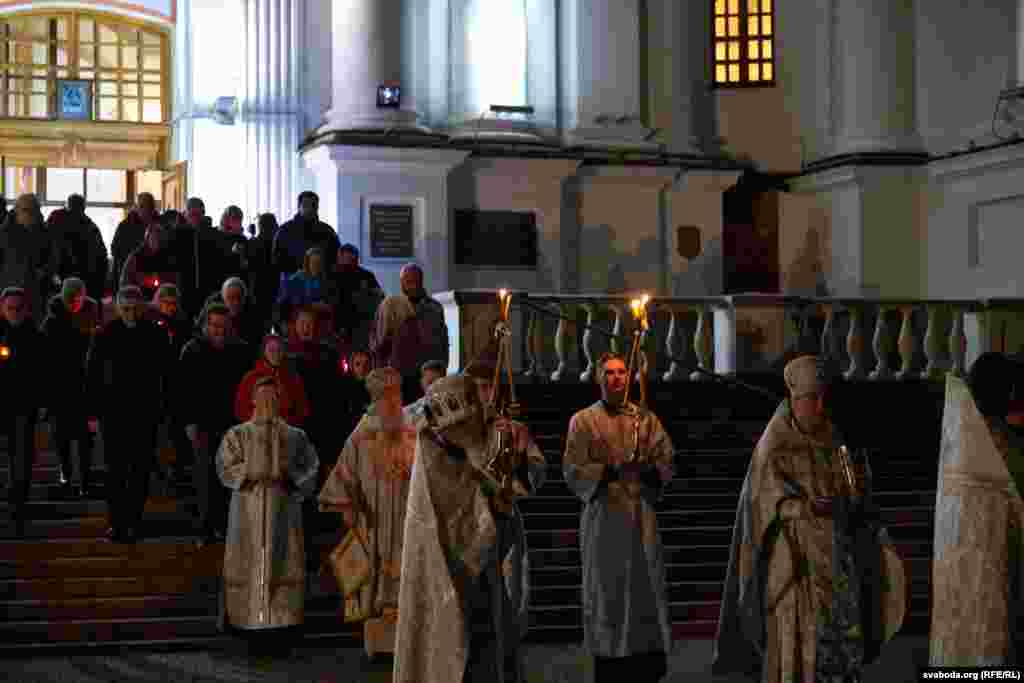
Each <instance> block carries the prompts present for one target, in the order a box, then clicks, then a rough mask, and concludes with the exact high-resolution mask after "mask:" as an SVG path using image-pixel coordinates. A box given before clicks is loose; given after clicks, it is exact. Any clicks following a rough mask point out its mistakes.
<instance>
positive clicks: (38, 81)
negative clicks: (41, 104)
mask: <svg viewBox="0 0 1024 683" xmlns="http://www.w3.org/2000/svg"><path fill="white" fill-rule="evenodd" d="M32 92H37V93H45V92H46V79H45V78H33V79H32Z"/></svg>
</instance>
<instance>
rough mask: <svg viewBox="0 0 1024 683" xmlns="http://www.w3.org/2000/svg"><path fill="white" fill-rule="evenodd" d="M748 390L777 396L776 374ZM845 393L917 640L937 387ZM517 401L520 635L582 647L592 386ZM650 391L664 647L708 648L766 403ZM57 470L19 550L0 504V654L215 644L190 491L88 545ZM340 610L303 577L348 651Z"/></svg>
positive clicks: (88, 514)
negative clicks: (585, 428) (583, 492)
mask: <svg viewBox="0 0 1024 683" xmlns="http://www.w3.org/2000/svg"><path fill="white" fill-rule="evenodd" d="M757 381H758V383H759V384H763V385H766V386H769V387H771V388H772V389H774V390H775V391H777V392H778V393H780V394H781V386H780V384H779V381H778V378H774V377H768V378H757ZM849 386H850V392H849V396H850V400H851V401H853V402H854V404H856V405H860V406H862V407H863V408H864V410H860V411H858V413H857V414H856V417H855V420H860V421H862V422H863V425H864V426H866V427H870V428H862V429H860V430H858V434H862V435H863V436H864V437H865V438H866V441H865V443H863V444H861V443H859V442H858V443H857V444H855V445H864V446H868V447H871V448H872V450H873V455H872V465H873V468H874V472H875V480H876V490H877V492H878V500H879V503H880V505H881V507H882V508H883V511H884V518H885V521H886V523H887V525H888V527H889V530H890V533H891V535H892V536H893V539H894V540H895V542H896V543H897V545H898V549H899V551H900V553H901V554H902V556H903V557H904V558H905V560H906V561H907V569H908V574H909V578H910V581H909V584H910V589H909V590H910V601H911V602H910V609H909V610H908V619H907V620H906V622H905V625H904V629H903V630H904V632H911V633H918V634H921V633H926V632H927V628H928V619H929V617H928V609H929V583H930V558H931V543H932V510H933V506H934V500H935V466H936V462H937V455H938V436H939V434H938V432H939V425H940V422H939V414H940V411H941V391H938V390H937V387H938V385H934V384H926V383H912V382H911V383H899V384H897V383H885V384H879V383H863V384H852V385H849ZM517 393H519V399H520V402H521V403H522V404H523V405H524V406H525V408H526V409H527V410H528V411H529V413H528V415H527V416H526V419H527V421H528V422H529V424H530V427H531V429H532V431H533V433H534V435H535V438H536V439H537V441H538V444H539V445H540V447H541V448H542V450H543V451H544V453H545V455H546V457H547V459H548V463H549V473H548V481H547V483H546V484H545V485H544V487H543V488H542V489H541V491H540V492H539V495H537V496H535V497H534V498H532V499H528V500H526V501H524V502H523V503H522V504H521V505H522V511H523V513H524V517H525V524H526V529H527V541H528V543H529V548H530V553H531V580H532V591H531V605H530V631H529V634H528V636H527V637H528V639H529V640H531V641H534V642H577V641H579V640H580V639H581V637H582V625H581V621H580V618H581V617H580V612H581V608H580V579H581V568H580V553H579V547H578V539H577V528H578V523H579V512H580V508H581V506H580V503H579V502H578V500H577V499H576V498H575V497H574V496H572V495H571V493H570V491H569V490H568V488H567V487H566V485H565V482H564V481H563V479H562V472H561V457H562V451H563V448H564V439H565V434H564V432H565V429H566V427H567V425H568V419H569V416H570V415H571V414H572V413H573V412H574V411H576V410H578V409H580V408H582V407H585V406H587V405H589V404H590V403H592V402H593V400H594V399H595V397H596V389H595V387H593V386H581V385H573V384H560V385H552V384H535V385H530V384H524V385H522V386H521V387H517ZM649 395H650V398H651V404H652V407H653V408H654V409H655V410H656V412H657V413H658V415H659V416H660V417H661V419H662V422H663V423H664V424H665V425H666V429H667V430H668V431H669V433H670V436H671V437H672V440H673V443H674V444H675V447H676V449H677V451H679V456H678V458H677V476H676V478H675V479H674V480H673V481H672V482H671V483H670V485H669V487H668V489H667V493H666V495H665V496H664V499H663V501H662V502H661V504H660V507H659V515H658V516H659V524H660V528H661V533H662V539H663V542H664V544H665V561H666V563H667V578H668V592H669V601H670V603H671V613H672V619H673V623H674V632H675V637H676V638H710V637H713V635H714V632H715V627H716V623H717V619H718V610H719V600H720V596H721V590H722V580H723V578H724V576H725V571H726V564H727V562H728V552H729V551H728V546H729V542H730V539H731V533H732V523H733V516H734V514H735V508H736V503H737V500H738V495H739V490H740V486H741V485H742V481H743V476H744V473H745V471H746V467H747V463H748V461H749V458H750V453H751V451H752V448H753V445H754V443H755V442H756V439H757V436H758V435H759V433H760V431H761V430H762V429H763V428H764V425H765V424H766V422H767V420H768V418H769V417H770V416H771V413H772V412H773V410H774V409H775V405H774V404H773V403H771V402H770V401H766V400H765V399H764V398H763V397H760V396H757V395H755V394H751V393H750V392H746V391H743V390H741V389H734V388H731V387H728V386H725V385H721V384H717V383H698V384H692V383H686V384H673V385H657V384H653V385H652V386H651V388H650V392H649ZM858 402H859V403H858ZM897 409H898V410H897ZM865 411H866V414H863V413H865ZM0 449H3V444H0ZM98 450H102V449H101V448H98ZM94 468H95V469H96V470H98V471H97V472H96V474H95V475H94V480H96V481H102V476H101V474H102V471H103V465H102V456H101V455H99V456H98V457H97V458H96V463H95V464H94ZM56 472H57V468H56V457H55V455H54V454H53V453H52V452H43V453H40V454H39V455H38V456H37V462H36V467H35V469H34V472H33V477H34V483H33V487H32V493H31V501H32V502H31V503H30V506H29V507H30V513H29V514H30V518H31V521H30V522H29V523H28V525H27V529H26V537H25V538H24V539H20V540H19V539H13V538H12V537H11V536H12V532H13V530H12V528H11V525H10V524H9V512H8V510H7V506H6V504H3V505H2V506H0V529H2V531H0V653H3V652H15V651H22V650H24V649H25V648H33V649H50V648H66V647H68V646H89V647H96V646H103V645H112V646H120V645H128V644H145V645H146V646H147V647H187V646H208V645H211V644H213V643H215V642H220V641H223V640H225V637H224V636H222V635H220V634H219V633H218V632H217V630H216V599H215V593H214V590H215V585H216V577H217V576H218V574H219V572H220V562H221V557H222V554H223V547H222V546H213V547H208V548H204V549H201V550H198V549H196V548H195V547H194V546H193V544H192V543H191V541H192V540H193V538H194V537H193V536H192V522H191V516H190V513H189V505H190V504H191V502H192V501H191V496H190V494H191V492H190V491H188V490H187V489H185V490H183V491H180V492H178V494H177V495H175V496H171V495H154V496H153V497H151V499H150V501H149V502H148V504H147V508H146V520H145V528H144V530H143V533H144V536H145V539H146V540H144V541H142V542H140V543H137V544H135V545H116V544H112V543H109V542H107V541H105V540H104V539H102V533H103V530H104V527H105V519H104V517H103V514H104V512H105V505H104V504H103V503H102V502H101V500H99V499H97V500H88V501H78V500H61V498H60V495H59V489H58V488H57V487H56V486H55V485H54V484H53V482H54V481H55V480H56V476H57V474H56ZM97 475H100V476H97ZM8 478H9V474H8V469H7V461H6V459H4V460H3V461H2V462H0V485H4V486H6V485H7V483H8ZM156 492H157V493H158V494H159V493H163V494H167V493H168V492H166V491H163V492H162V491H159V489H157V490H156ZM101 495H102V493H100V496H101ZM307 523H308V524H312V525H313V528H314V534H315V543H314V547H313V548H312V552H314V553H316V554H317V557H322V556H323V555H324V554H325V553H327V552H328V551H329V550H330V549H331V547H333V544H334V543H335V542H336V541H337V539H338V537H339V529H338V519H337V518H336V517H335V516H333V515H321V514H317V515H314V516H313V518H312V519H308V520H307ZM338 605H339V597H338V595H337V592H336V589H335V587H334V585H333V579H331V578H329V577H326V576H319V575H311V576H310V577H309V581H308V588H307V606H306V635H305V638H307V639H315V640H323V639H329V640H330V641H331V642H332V643H334V642H337V643H338V644H339V646H343V645H344V644H345V643H349V644H351V645H353V646H358V643H359V641H360V639H361V634H360V631H359V629H354V628H351V627H349V626H346V625H345V624H343V623H342V622H341V621H340V619H339V617H338Z"/></svg>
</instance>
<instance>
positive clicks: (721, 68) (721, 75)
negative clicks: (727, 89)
mask: <svg viewBox="0 0 1024 683" xmlns="http://www.w3.org/2000/svg"><path fill="white" fill-rule="evenodd" d="M725 80H726V75H725V64H719V65H718V66H716V67H715V82H716V83H725Z"/></svg>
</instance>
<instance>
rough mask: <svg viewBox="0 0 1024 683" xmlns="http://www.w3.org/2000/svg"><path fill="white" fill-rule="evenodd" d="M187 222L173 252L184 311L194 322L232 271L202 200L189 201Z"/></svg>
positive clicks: (175, 237)
mask: <svg viewBox="0 0 1024 683" xmlns="http://www.w3.org/2000/svg"><path fill="white" fill-rule="evenodd" d="M185 220H186V223H185V224H183V225H179V226H178V228H177V229H175V230H174V232H173V234H172V235H171V237H170V248H171V251H172V253H173V254H174V261H175V262H176V263H177V264H178V266H179V277H180V280H179V281H178V287H179V288H180V290H181V294H182V297H183V308H184V309H185V312H186V313H187V314H188V315H189V316H190V317H193V318H194V317H195V316H197V315H199V313H200V312H201V311H202V308H203V302H204V301H206V297H208V296H210V294H213V293H214V292H216V291H217V290H218V289H220V285H221V283H222V282H223V281H224V278H225V277H227V276H226V275H225V273H226V272H227V271H229V270H230V266H229V261H230V259H229V254H228V252H227V250H226V248H225V245H224V241H223V239H222V238H221V235H220V233H219V232H218V231H217V230H216V229H215V228H214V227H212V226H211V225H210V223H209V221H208V220H207V216H206V205H205V204H203V200H202V199H200V198H198V197H191V198H189V200H188V203H187V205H186V211H185Z"/></svg>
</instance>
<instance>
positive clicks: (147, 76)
mask: <svg viewBox="0 0 1024 683" xmlns="http://www.w3.org/2000/svg"><path fill="white" fill-rule="evenodd" d="M142 80H144V81H145V82H146V83H159V82H160V74H152V73H144V74H142Z"/></svg>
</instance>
